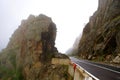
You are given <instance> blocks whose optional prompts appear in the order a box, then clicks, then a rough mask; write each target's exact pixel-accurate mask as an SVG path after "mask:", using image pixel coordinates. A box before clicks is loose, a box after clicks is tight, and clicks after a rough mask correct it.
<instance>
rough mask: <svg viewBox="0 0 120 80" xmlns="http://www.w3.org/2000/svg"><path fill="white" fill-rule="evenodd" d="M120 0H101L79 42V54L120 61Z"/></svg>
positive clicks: (88, 57)
mask: <svg viewBox="0 0 120 80" xmlns="http://www.w3.org/2000/svg"><path fill="white" fill-rule="evenodd" d="M118 54H120V0H99V6H98V10H97V11H96V12H95V13H94V14H93V16H91V17H90V20H89V23H88V24H87V25H86V26H85V28H84V30H83V35H82V37H81V40H80V42H79V50H78V54H77V55H79V56H81V57H82V58H86V59H100V60H102V61H105V60H106V61H113V62H115V63H120V57H119V58H118V59H116V61H115V60H113V59H114V58H115V57H116V56H117V55H118Z"/></svg>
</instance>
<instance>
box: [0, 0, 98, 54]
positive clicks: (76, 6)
mask: <svg viewBox="0 0 120 80" xmlns="http://www.w3.org/2000/svg"><path fill="white" fill-rule="evenodd" d="M97 6H98V0H0V10H1V11H0V50H1V49H3V48H5V47H6V45H7V44H8V42H9V38H10V37H11V35H12V34H13V32H14V31H15V30H16V29H17V28H18V26H19V25H20V24H21V20H22V19H26V18H27V17H28V16H29V15H30V14H33V15H39V14H41V13H42V14H45V15H47V16H49V17H51V18H52V20H53V21H54V22H55V24H56V25H57V38H56V47H57V48H58V50H59V51H60V52H63V53H64V52H65V51H66V50H67V49H69V48H70V47H71V46H72V45H73V43H74V41H75V39H76V37H78V35H79V34H81V33H82V30H83V27H84V26H85V24H86V23H87V22H88V21H89V17H90V16H91V15H92V14H93V13H94V12H95V10H97Z"/></svg>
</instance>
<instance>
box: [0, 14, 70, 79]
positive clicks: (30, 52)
mask: <svg viewBox="0 0 120 80" xmlns="http://www.w3.org/2000/svg"><path fill="white" fill-rule="evenodd" d="M55 38H56V25H55V24H54V23H53V22H52V19H51V18H50V17H47V16H45V15H42V14H41V15H39V16H37V17H35V16H33V15H30V16H29V17H28V19H27V20H23V21H22V22H21V25H20V26H19V28H18V29H17V30H16V31H15V32H14V34H13V35H12V37H11V38H10V42H9V43H8V46H7V48H6V49H4V50H3V51H2V52H1V54H0V79H7V80H14V79H15V80H68V78H69V77H70V76H69V74H68V72H67V71H68V63H63V64H59V63H58V62H57V64H54V63H55V62H56V61H54V60H56V59H58V60H59V59H65V60H67V61H68V62H69V58H68V57H67V56H66V55H63V54H60V53H58V50H57V48H56V47H55V46H54V45H55ZM53 58H55V59H54V60H53ZM52 62H54V63H52ZM8 71H9V72H8Z"/></svg>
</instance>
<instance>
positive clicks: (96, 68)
mask: <svg viewBox="0 0 120 80" xmlns="http://www.w3.org/2000/svg"><path fill="white" fill-rule="evenodd" d="M70 59H71V61H72V62H74V63H76V64H78V65H79V66H81V67H82V68H83V69H85V70H86V71H87V72H89V73H90V74H92V75H94V76H95V77H97V78H98V79H100V80H120V72H119V71H116V70H117V69H116V70H113V69H111V68H107V67H104V66H103V65H102V66H100V65H97V64H94V63H91V62H89V61H85V60H79V59H77V58H74V57H70Z"/></svg>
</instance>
